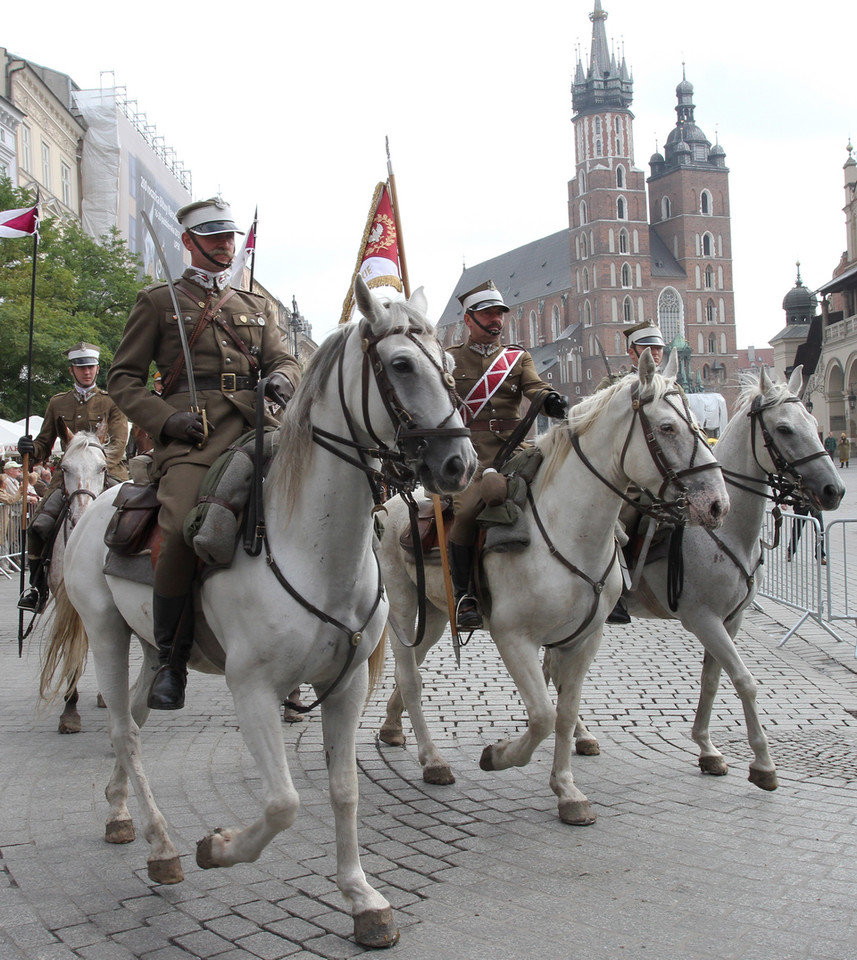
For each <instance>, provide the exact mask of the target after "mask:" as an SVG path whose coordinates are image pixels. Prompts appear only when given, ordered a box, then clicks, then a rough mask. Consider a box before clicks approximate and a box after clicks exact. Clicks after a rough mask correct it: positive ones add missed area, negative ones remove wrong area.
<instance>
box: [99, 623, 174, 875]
mask: <svg viewBox="0 0 857 960" xmlns="http://www.w3.org/2000/svg"><path fill="white" fill-rule="evenodd" d="M112 613H113V615H112V616H111V615H110V614H109V613H108V612H103V613H102V614H101V616H100V617H99V628H98V629H97V630H95V629H90V630H89V635H90V648H91V650H92V653H93V658H94V660H95V674H96V678H97V680H98V686H99V689H100V690H101V693H102V695H103V696H104V702H105V703H106V704H107V714H108V719H109V726H110V740H111V742H112V744H113V749H114V751H115V753H116V763H115V765H114V768H113V773H112V774H111V777H110V780H109V782H108V784H107V787H106V789H105V791H104V793H105V796H106V797H107V802H108V804H109V807H110V810H109V814H108V818H107V824H106V829H105V840H106V841H107V842H108V843H129V842H130V841H131V840H133V839H134V837H135V832H134V824H133V822H132V820H131V815H130V813H129V812H128V805H127V801H128V781H129V779H130V780H131V782H132V783H133V785H134V793H135V794H136V797H137V801H138V803H139V804H140V810H141V820H142V822H143V836H144V837H145V838H146V841H147V842H148V844H149V855H148V858H147V867H148V874H149V879H150V880H152V881H153V882H155V883H179V882H180V881H181V880H183V879H184V874H183V873H182V868H181V860H180V858H179V854H178V851H177V850H176V848H175V847H174V846H173V844H172V841H171V840H170V838H169V835H168V833H167V823H166V820H165V819H164V816H163V814H162V813H161V811H160V810H159V809H158V806H157V804H156V803H155V798H154V795H153V794H152V790H151V787H150V786H149V781H148V779H147V777H146V772H145V770H144V768H143V755H142V747H141V743H140V726H139V724H138V723H137V721H136V720H135V717H134V716H133V715H132V705H131V691H130V690H129V688H128V670H129V663H128V661H129V656H128V654H129V647H130V642H131V632H130V630H129V629H128V626H127V624H125V622H124V620H122V618H121V617H120V616H119V614H118V612H116V611H115V610H114V611H113V612H112ZM89 622H91V621H88V623H89ZM105 638H106V639H105ZM151 664H152V657H151V655H150V654H149V647H148V645H146V646H145V647H144V658H143V668H142V669H141V672H140V678H139V679H138V681H137V683H136V684H135V686H134V704H133V710H134V713H135V714H136V716H137V717H138V718H139V719H140V721H143V720H145V717H146V715H147V712H148V711H147V710H146V711H143V710H141V709H140V698H141V696H143V694H142V689H143V688H144V687H146V682H145V677H147V676H151Z"/></svg>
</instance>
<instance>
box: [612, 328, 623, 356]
mask: <svg viewBox="0 0 857 960" xmlns="http://www.w3.org/2000/svg"><path fill="white" fill-rule="evenodd" d="M613 352H614V353H618V354H620V355H621V354H622V353H623V350H622V334H621V333H617V334H616V335H615V336H614V337H613Z"/></svg>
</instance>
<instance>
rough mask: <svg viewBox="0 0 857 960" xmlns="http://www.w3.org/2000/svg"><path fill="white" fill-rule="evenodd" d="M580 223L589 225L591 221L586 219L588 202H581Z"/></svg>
mask: <svg viewBox="0 0 857 960" xmlns="http://www.w3.org/2000/svg"><path fill="white" fill-rule="evenodd" d="M580 222H581V223H588V222H589V221H588V220H587V219H586V201H585V200H583V201H581V203H580Z"/></svg>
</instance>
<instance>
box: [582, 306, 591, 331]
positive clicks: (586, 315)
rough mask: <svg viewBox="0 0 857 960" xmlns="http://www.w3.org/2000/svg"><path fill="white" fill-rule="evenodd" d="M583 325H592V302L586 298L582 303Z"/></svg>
mask: <svg viewBox="0 0 857 960" xmlns="http://www.w3.org/2000/svg"><path fill="white" fill-rule="evenodd" d="M583 326H584V327H591V326H592V304H591V303H590V302H589V301H588V300H586V301H584V304H583Z"/></svg>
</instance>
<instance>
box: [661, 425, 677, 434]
mask: <svg viewBox="0 0 857 960" xmlns="http://www.w3.org/2000/svg"><path fill="white" fill-rule="evenodd" d="M661 433H675V425H674V424H672V423H665V424H663V425H662V426H661Z"/></svg>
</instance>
